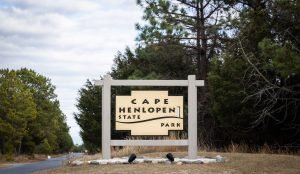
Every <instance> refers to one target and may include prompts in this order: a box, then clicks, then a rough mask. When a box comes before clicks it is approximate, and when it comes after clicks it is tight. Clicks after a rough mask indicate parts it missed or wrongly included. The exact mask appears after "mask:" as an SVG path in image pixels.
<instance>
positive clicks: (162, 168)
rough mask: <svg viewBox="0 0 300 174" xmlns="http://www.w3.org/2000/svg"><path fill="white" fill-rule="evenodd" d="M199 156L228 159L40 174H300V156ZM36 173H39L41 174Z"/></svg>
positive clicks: (81, 168)
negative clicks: (222, 161)
mask: <svg viewBox="0 0 300 174" xmlns="http://www.w3.org/2000/svg"><path fill="white" fill-rule="evenodd" d="M173 154H174V156H176V157H184V156H186V155H187V153H186V152H173ZM162 155H165V153H164V152H159V153H158V152H156V153H146V154H140V155H139V154H138V156H152V157H160V156H162ZM198 155H199V156H208V157H215V156H216V155H221V156H224V157H226V159H227V161H226V162H225V163H215V164H183V165H176V164H127V165H126V164H123V165H119V164H118V165H83V166H64V167H61V168H57V169H52V170H45V171H41V172H37V173H39V174H69V173H70V174H80V173H90V174H96V173H128V174H129V173H143V174H148V173H149V174H150V173H208V174H211V173H224V174H231V173H272V174H273V173H278V174H279V173H282V174H298V173H300V165H299V164H300V156H298V155H280V154H263V153H260V154H253V153H218V152H199V154H198ZM37 173H36V174H37Z"/></svg>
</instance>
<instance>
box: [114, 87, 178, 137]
mask: <svg viewBox="0 0 300 174" xmlns="http://www.w3.org/2000/svg"><path fill="white" fill-rule="evenodd" d="M116 130H125V131H131V135H168V133H169V130H183V96H169V95H168V91H131V96H116Z"/></svg>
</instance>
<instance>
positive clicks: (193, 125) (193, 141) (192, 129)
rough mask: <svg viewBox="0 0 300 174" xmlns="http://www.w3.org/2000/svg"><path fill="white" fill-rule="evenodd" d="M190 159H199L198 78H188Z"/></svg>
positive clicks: (192, 76) (193, 76)
mask: <svg viewBox="0 0 300 174" xmlns="http://www.w3.org/2000/svg"><path fill="white" fill-rule="evenodd" d="M188 81H189V84H188V140H189V145H188V157H189V158H190V159H196V158H197V152H198V147H197V139H198V138H197V86H196V76H195V75H189V76H188Z"/></svg>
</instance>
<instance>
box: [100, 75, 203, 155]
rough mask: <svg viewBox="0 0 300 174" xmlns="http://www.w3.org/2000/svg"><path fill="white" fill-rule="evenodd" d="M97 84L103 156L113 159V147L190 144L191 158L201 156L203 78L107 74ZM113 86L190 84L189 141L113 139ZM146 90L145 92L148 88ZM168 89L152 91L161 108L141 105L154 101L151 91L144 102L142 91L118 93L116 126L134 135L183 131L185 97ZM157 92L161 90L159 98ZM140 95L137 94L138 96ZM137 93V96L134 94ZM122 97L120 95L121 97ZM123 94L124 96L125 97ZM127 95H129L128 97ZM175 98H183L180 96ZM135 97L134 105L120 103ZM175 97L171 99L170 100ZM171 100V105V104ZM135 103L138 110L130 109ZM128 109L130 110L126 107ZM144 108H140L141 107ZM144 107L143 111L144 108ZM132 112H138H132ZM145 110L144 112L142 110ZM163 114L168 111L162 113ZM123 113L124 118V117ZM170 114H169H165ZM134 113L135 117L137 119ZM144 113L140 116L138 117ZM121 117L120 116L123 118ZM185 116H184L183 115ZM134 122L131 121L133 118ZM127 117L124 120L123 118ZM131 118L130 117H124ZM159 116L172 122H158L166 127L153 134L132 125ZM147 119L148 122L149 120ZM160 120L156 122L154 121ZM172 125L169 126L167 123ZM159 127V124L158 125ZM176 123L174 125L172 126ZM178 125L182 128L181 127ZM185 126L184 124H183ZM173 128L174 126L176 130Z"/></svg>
mask: <svg viewBox="0 0 300 174" xmlns="http://www.w3.org/2000/svg"><path fill="white" fill-rule="evenodd" d="M95 85H97V86H102V157H103V159H110V158H111V146H188V157H189V158H190V159H195V158H197V87H198V86H204V81H203V80H196V76H195V75H189V76H188V80H113V79H112V78H111V77H110V76H109V75H107V76H105V77H104V79H103V80H96V81H95ZM111 86H186V87H188V139H187V140H111V132H110V130H111ZM144 92H145V91H144ZM165 92H166V91H148V94H150V96H151V95H152V97H149V100H151V99H152V101H151V102H152V103H153V102H154V104H157V105H158V106H159V107H146V106H145V107H143V106H138V104H137V103H138V102H139V103H140V104H139V105H143V104H145V105H147V104H148V103H149V104H150V101H148V100H147V94H146V93H145V94H144V96H143V97H144V98H145V99H146V100H145V99H144V100H143V99H142V101H138V100H141V98H143V97H141V96H139V95H138V93H139V92H138V91H132V93H133V94H132V95H133V97H132V96H117V97H116V100H117V101H116V103H117V106H116V109H117V110H116V114H117V115H116V120H117V122H116V129H117V130H118V129H119V130H131V133H132V134H133V135H145V134H146V135H153V134H155V135H166V134H167V133H166V132H168V130H182V128H183V122H182V120H183V107H182V106H183V104H181V102H180V101H182V99H181V97H182V96H168V95H167V93H165ZM155 93H156V94H158V93H161V94H160V95H158V96H156V97H155ZM135 95H137V96H135ZM134 96H135V97H134ZM118 97H120V98H119V99H118ZM122 97H123V98H122ZM124 97H125V98H124ZM172 97H179V98H177V99H175V98H173V99H171V98H172ZM121 98H122V99H129V100H130V99H131V101H130V102H131V104H129V105H127V106H123V105H118V100H120V99H121ZM170 99H171V100H170ZM169 101H171V104H169ZM131 106H137V107H136V108H137V109H135V110H132V109H128V108H131ZM143 108H144V109H143ZM126 109H127V110H126ZM139 109H140V110H139ZM141 110H142V111H141ZM132 112H135V113H134V114H132ZM141 112H142V113H141ZM151 112H152V114H151V115H153V114H154V112H156V114H154V118H149V119H147V117H148V116H149V115H148V116H147V114H145V115H144V118H146V119H141V114H144V113H148V114H149V113H151ZM161 113H164V114H163V115H161ZM122 114H123V117H122ZM165 114H167V115H165ZM133 115H135V116H134V118H133ZM138 115H140V117H138ZM119 116H120V117H119ZM181 116H182V118H181ZM129 117H130V119H131V121H128V120H129V119H128V118H129ZM122 118H123V119H122ZM124 118H127V119H124ZM159 119H171V120H172V123H173V124H172V123H170V124H169V123H168V122H165V123H163V122H158V123H160V127H164V126H165V128H166V129H164V128H162V129H158V131H156V132H154V133H153V134H152V133H151V132H150V131H147V130H146V129H145V131H146V132H142V131H144V130H142V129H140V128H139V127H134V126H133V127H134V128H133V129H131V128H129V127H128V126H127V125H128V124H133V123H134V124H136V123H138V124H136V125H139V124H140V123H142V125H143V124H144V122H147V121H149V120H150V121H152V120H159ZM145 120H146V121H145ZM155 122H156V121H154V122H153V124H154V123H155ZM167 124H168V125H167ZM155 125H156V126H157V124H155ZM172 126H173V127H172ZM177 126H178V127H177ZM181 126H182V127H181ZM172 128H173V129H172Z"/></svg>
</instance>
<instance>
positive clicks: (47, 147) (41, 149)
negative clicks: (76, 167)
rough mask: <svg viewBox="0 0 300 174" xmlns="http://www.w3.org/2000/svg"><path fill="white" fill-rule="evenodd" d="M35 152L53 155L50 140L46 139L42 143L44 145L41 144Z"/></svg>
mask: <svg viewBox="0 0 300 174" xmlns="http://www.w3.org/2000/svg"><path fill="white" fill-rule="evenodd" d="M35 152H36V153H39V154H51V153H52V148H51V146H50V144H49V143H48V140H47V139H44V140H43V141H42V143H40V144H39V145H38V146H37V147H36V149H35Z"/></svg>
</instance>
